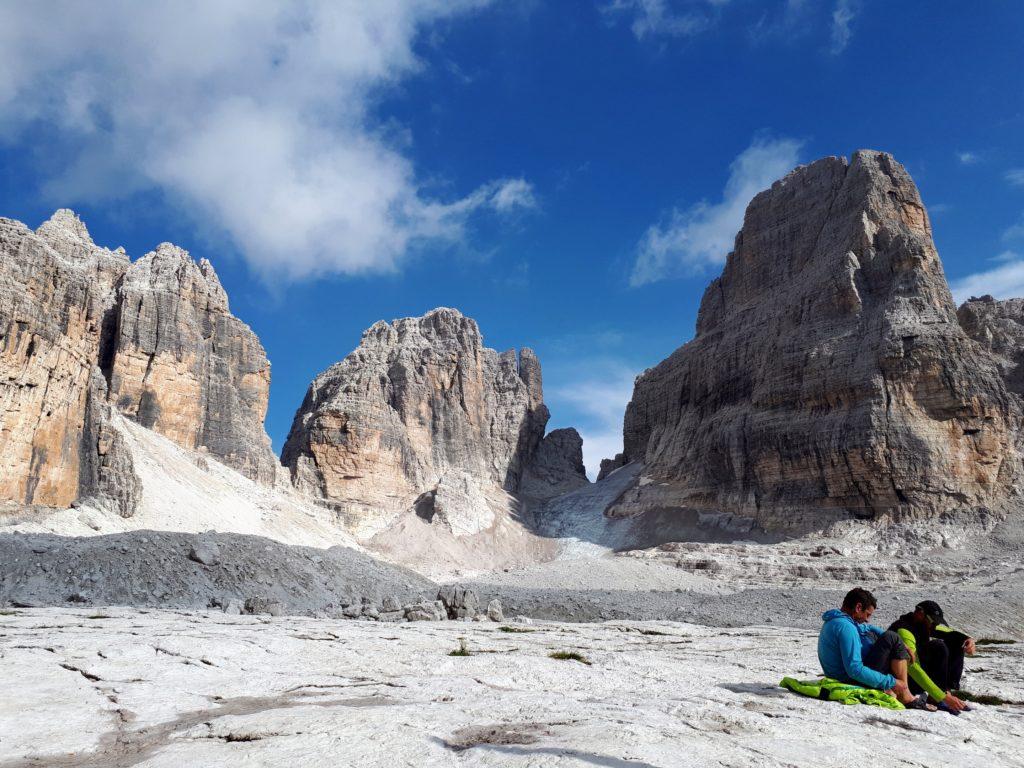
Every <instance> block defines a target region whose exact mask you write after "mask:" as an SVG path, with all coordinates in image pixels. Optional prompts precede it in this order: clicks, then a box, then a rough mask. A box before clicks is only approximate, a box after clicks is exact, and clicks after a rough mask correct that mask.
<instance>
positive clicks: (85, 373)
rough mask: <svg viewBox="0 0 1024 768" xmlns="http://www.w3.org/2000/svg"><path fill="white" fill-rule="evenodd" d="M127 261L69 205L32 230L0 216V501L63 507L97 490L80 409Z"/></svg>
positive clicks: (87, 395) (93, 448) (92, 449)
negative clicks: (102, 244) (99, 243)
mask: <svg viewBox="0 0 1024 768" xmlns="http://www.w3.org/2000/svg"><path fill="white" fill-rule="evenodd" d="M128 266H129V263H128V259H127V257H126V256H124V254H123V253H115V252H111V251H108V250H106V249H102V248H98V247H96V246H95V245H93V243H92V240H91V239H90V238H89V234H88V232H86V231H85V227H84V226H82V224H81V222H80V221H78V220H77V218H75V216H74V215H73V214H71V212H70V211H58V212H57V213H56V214H55V215H54V217H53V218H52V219H51V220H50V221H48V222H46V223H45V224H43V226H41V227H40V228H39V230H38V232H32V231H31V230H30V229H28V228H27V227H26V226H25V225H23V224H21V223H20V222H17V221H12V220H10V219H0V498H2V499H7V500H12V501H19V502H23V503H27V504H43V505H54V506H66V505H68V504H70V503H71V502H72V501H74V500H75V499H76V498H78V497H79V495H80V491H81V490H85V491H86V492H92V490H94V489H93V488H92V487H91V485H90V483H89V480H88V478H89V477H90V476H91V474H92V473H91V471H90V470H88V469H87V470H86V471H84V472H83V461H85V462H86V463H87V464H88V463H91V462H92V461H93V459H94V458H95V456H94V454H95V452H96V450H97V447H96V443H95V441H94V440H91V439H90V438H91V437H93V432H94V430H91V429H87V424H86V408H87V404H88V403H89V401H90V398H91V397H93V386H92V383H93V377H92V374H93V369H94V368H95V367H96V366H97V365H98V363H99V360H100V346H101V340H102V337H103V333H104V330H105V329H107V328H109V323H110V317H111V304H112V300H111V288H112V286H113V285H114V284H115V283H116V282H117V281H118V280H119V279H120V277H121V275H123V274H124V272H125V270H127V269H128ZM96 418H99V416H98V415H97V417H96ZM83 475H84V478H82V477H81V476H83ZM83 479H84V482H83ZM80 485H81V486H83V487H81V488H80Z"/></svg>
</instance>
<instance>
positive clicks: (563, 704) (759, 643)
mask: <svg viewBox="0 0 1024 768" xmlns="http://www.w3.org/2000/svg"><path fill="white" fill-rule="evenodd" d="M2 621H3V625H4V626H3V630H4V633H5V635H6V636H7V638H8V640H9V641H10V642H9V647H8V648H7V649H6V650H5V652H4V654H3V656H2V657H0V674H2V675H3V679H4V680H5V681H7V688H6V693H7V695H6V696H2V697H0V763H3V764H4V765H12V766H14V765H19V766H29V765H46V766H79V765H124V766H127V765H133V766H139V768H158V767H159V768H174V767H180V766H206V767H209V768H214V767H215V766H229V767H230V768H235V767H236V766H240V765H252V766H256V765H259V766H282V765H285V766H288V765H303V766H338V765H345V766H360V767H362V768H375V767H377V766H379V767H380V768H392V766H396V765H415V766H452V765H458V766H465V768H473V767H476V766H492V767H493V766H507V767H509V768H537V767H539V766H545V768H581V767H582V766H608V767H610V768H629V767H633V768H645V767H646V768H650V767H653V766H662V767H666V766H680V765H686V766H695V767H703V766H715V767H718V766H722V765H730V766H742V767H743V768H748V767H749V768H753V767H754V766H777V765H778V766H781V765H787V766H798V767H800V768H803V767H804V766H808V767H810V768H818V767H819V766H821V765H823V764H824V765H871V766H878V767H879V768H890V766H891V767H892V768H896V767H897V766H906V765H929V766H933V765H941V766H946V767H948V768H977V766H992V767H993V768H1002V767H1003V766H1019V765H1020V764H1021V761H1020V744H1021V740H1022V738H1024V725H1022V720H1021V717H1020V708H1019V707H1015V706H1011V705H1002V706H986V705H979V706H978V707H977V708H976V709H975V710H974V711H973V712H968V713H965V714H964V715H962V716H960V717H950V716H949V715H946V714H943V713H926V712H915V711H889V710H884V709H880V708H876V707H867V706H842V705H839V704H836V703H833V702H823V701H818V700H816V699H810V698H804V697H800V696H797V695H796V694H792V693H789V692H787V691H785V690H783V689H781V688H779V685H778V683H779V681H780V680H781V679H782V677H783V676H784V675H793V676H796V677H799V678H801V679H806V678H813V677H814V676H815V675H816V673H817V672H818V663H817V658H816V657H815V637H816V634H817V633H816V631H808V630H806V629H791V628H787V627H780V626H755V627H742V628H733V629H720V628H713V627H703V626H697V625H694V624H683V623H676V622H634V621H616V622H605V623H601V624H556V623H549V622H539V621H538V622H534V623H533V624H531V625H530V626H528V627H520V628H521V629H524V630H527V631H523V632H518V633H508V632H503V631H501V628H500V626H499V625H497V624H494V623H492V622H484V623H475V622H473V623H463V622H457V623H456V622H413V623H411V624H403V625H389V624H377V623H375V622H360V621H345V620H328V619H309V618H301V617H294V616H288V617H281V618H277V617H273V616H226V615H224V614H220V613H218V614H211V613H186V612H181V611H147V612H145V613H142V612H139V611H132V610H125V609H120V608H116V609H105V610H104V611H103V612H102V613H101V614H99V615H97V614H96V612H95V609H88V610H66V609H46V610H30V611H19V612H18V613H17V614H15V615H11V616H5V617H3V618H2ZM460 638H461V639H460ZM460 643H465V646H466V648H467V650H468V652H469V653H470V654H471V655H469V656H450V655H449V653H450V652H451V651H453V650H455V649H457V648H459V646H460ZM566 651H575V652H577V653H579V654H581V655H582V656H583V657H584V658H585V659H586V661H587V662H590V663H589V664H584V663H581V662H579V661H573V660H559V659H557V658H552V657H551V654H552V653H556V652H566ZM1022 673H1024V653H1022V650H1021V646H1020V645H1003V646H991V648H990V650H986V656H984V657H978V658H977V659H974V658H972V659H969V660H968V662H967V673H966V683H967V685H969V686H970V690H972V691H975V692H978V693H995V694H998V695H999V696H1001V697H1003V698H1004V699H1009V700H1012V701H1021V700H1022V699H1024V687H1022V685H1021V679H1022Z"/></svg>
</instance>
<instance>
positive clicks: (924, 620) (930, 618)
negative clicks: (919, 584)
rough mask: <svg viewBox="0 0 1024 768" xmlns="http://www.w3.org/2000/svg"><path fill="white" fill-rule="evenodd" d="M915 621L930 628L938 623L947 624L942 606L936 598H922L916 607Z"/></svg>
mask: <svg viewBox="0 0 1024 768" xmlns="http://www.w3.org/2000/svg"><path fill="white" fill-rule="evenodd" d="M914 621H915V622H917V623H918V624H921V625H922V626H926V627H928V628H929V629H931V628H932V627H934V626H935V625H936V624H945V623H946V619H945V617H944V616H943V615H942V608H940V607H939V604H938V603H936V602H935V601H934V600H922V601H921V602H920V603H918V604H917V605H916V606H915V607H914Z"/></svg>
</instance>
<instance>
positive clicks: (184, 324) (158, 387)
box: [110, 243, 277, 483]
mask: <svg viewBox="0 0 1024 768" xmlns="http://www.w3.org/2000/svg"><path fill="white" fill-rule="evenodd" d="M118 297H119V302H118V305H119V311H118V323H117V336H116V340H115V351H114V354H113V362H112V366H111V374H110V399H111V400H112V401H113V402H114V403H115V404H116V406H117V408H118V409H119V410H120V411H121V412H122V413H124V414H126V415H128V416H129V417H131V418H133V419H135V420H136V421H138V422H139V423H140V424H142V425H143V426H146V427H149V428H150V429H153V430H154V431H156V432H159V433H160V434H162V435H164V436H165V437H168V438H170V439H171V440H173V441H174V442H176V443H178V444H179V445H182V446H184V447H186V448H206V449H208V450H209V451H210V453H212V454H213V455H214V456H217V457H218V458H220V459H221V460H222V461H224V462H225V463H226V464H228V465H230V466H232V467H234V468H236V469H238V470H239V471H241V472H242V473H243V474H246V475H248V476H249V477H251V478H253V479H256V480H260V481H262V482H265V483H270V482H273V479H274V472H275V466H276V464H277V460H276V458H275V457H274V454H273V452H272V451H271V449H270V440H269V438H268V437H267V435H266V432H265V431H264V429H263V419H264V417H265V416H266V412H267V400H268V397H269V393H270V363H269V362H268V361H267V356H266V353H265V352H264V350H263V346H262V345H261V344H260V342H259V339H257V338H256V334H254V333H253V332H252V330H250V328H249V327H248V326H247V325H245V323H243V322H242V321H241V320H239V319H238V318H236V317H234V316H233V315H232V314H231V313H230V311H229V310H228V298H227V294H225V292H224V289H223V288H222V287H221V284H220V281H219V280H218V279H217V274H216V273H215V272H214V270H213V266H212V265H211V264H210V262H208V261H206V260H205V259H203V260H202V261H200V262H199V263H198V264H196V262H195V261H193V260H192V257H191V256H189V254H188V253H187V252H186V251H183V250H182V249H180V248H177V247H175V246H173V245H171V244H169V243H164V244H162V245H160V246H159V247H158V248H157V249H156V251H154V252H152V253H148V254H146V255H145V256H143V257H142V258H141V259H139V260H138V261H136V262H135V263H134V264H132V265H131V267H130V268H129V269H128V271H127V273H126V274H125V275H124V278H123V280H122V282H121V285H120V288H119V291H118Z"/></svg>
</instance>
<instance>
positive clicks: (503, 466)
mask: <svg viewBox="0 0 1024 768" xmlns="http://www.w3.org/2000/svg"><path fill="white" fill-rule="evenodd" d="M547 420H548V411H547V408H546V407H545V406H544V403H543V388H542V382H541V372H540V363H539V362H538V360H537V357H536V356H535V355H534V354H533V352H532V351H530V350H529V349H523V350H521V351H520V352H519V354H518V355H517V354H516V352H515V351H514V350H510V351H508V352H504V353H500V354H499V353H498V352H496V351H494V350H493V349H487V348H485V347H484V346H483V342H482V339H481V336H480V330H479V328H478V327H477V324H476V323H475V322H474V321H473V320H471V319H470V318H467V317H463V315H462V314H460V313H459V312H458V311H456V310H454V309H444V308H442V309H435V310H433V311H432V312H428V313H427V314H426V315H424V316H423V317H418V318H405V319H403V320H395V321H393V322H391V323H387V322H383V321H381V322H378V323H376V324H374V325H373V326H372V327H371V328H370V329H368V330H367V331H366V332H365V333H364V334H363V338H362V342H361V343H360V345H359V347H358V348H357V349H356V350H355V351H354V352H352V353H351V354H349V355H348V357H346V358H345V359H344V360H342V361H341V362H339V363H337V364H335V365H333V366H331V367H330V368H328V369H327V370H326V371H324V372H323V373H321V374H320V375H319V376H317V377H316V379H314V380H313V383H312V384H311V385H310V388H309V391H308V392H307V394H306V397H305V400H304V401H303V403H302V406H301V407H300V408H299V410H298V412H297V413H296V415H295V420H294V422H293V424H292V429H291V433H290V434H289V436H288V440H287V442H286V443H285V446H284V450H283V452H282V456H281V460H282V463H283V464H285V466H287V467H288V468H289V470H290V472H291V475H292V479H293V482H294V483H295V485H296V486H297V487H298V488H299V489H301V490H302V491H304V492H306V493H310V494H313V495H315V496H319V497H321V498H324V499H327V500H329V501H330V502H332V506H334V508H335V509H337V510H338V511H339V513H340V514H341V515H342V517H343V520H344V521H345V523H346V524H347V525H348V526H349V527H350V528H352V529H353V530H354V531H356V532H357V533H359V534H364V535H365V534H371V533H375V532H376V531H378V530H380V529H381V528H383V527H385V526H386V525H387V524H388V523H389V522H391V521H392V520H393V519H394V518H395V517H396V516H397V515H398V514H399V513H400V512H402V511H404V510H408V509H411V508H412V507H413V505H414V504H416V503H417V500H419V504H418V506H419V507H425V508H424V509H419V510H418V512H420V513H421V516H422V517H424V518H426V519H432V518H433V516H434V514H435V512H438V511H440V512H441V517H440V518H439V520H443V521H447V522H448V523H449V524H451V525H453V532H456V533H458V532H462V533H469V532H477V531H479V530H481V529H483V528H486V526H487V525H488V524H489V522H490V520H491V517H490V516H491V515H492V513H491V511H490V510H489V509H487V508H486V507H483V505H481V504H474V503H473V500H474V499H481V498H483V497H484V496H487V495H489V494H491V492H492V491H495V490H497V491H502V490H503V491H505V492H508V493H514V492H516V491H517V490H518V488H519V485H520V480H521V477H522V475H523V471H524V469H525V468H526V466H527V465H528V463H529V461H530V459H531V458H532V456H533V454H534V452H535V451H536V449H537V445H538V444H539V443H540V441H541V438H542V437H543V435H544V427H545V425H546V423H547ZM459 489H463V491H465V493H462V492H460V490H459ZM424 495H426V496H424ZM457 496H462V497H463V499H464V500H465V501H466V502H467V504H462V503H460V502H458V501H457V500H456V498H455V497H457ZM435 500H439V501H440V502H441V507H440V508H438V509H435V508H434V507H433V504H434V501H435ZM467 505H468V506H467ZM473 508H479V512H478V513H477V514H478V515H479V519H477V520H475V521H474V520H470V519H467V510H472V509H473Z"/></svg>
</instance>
